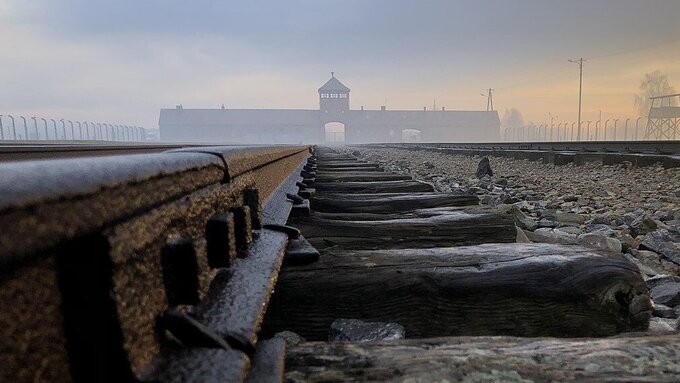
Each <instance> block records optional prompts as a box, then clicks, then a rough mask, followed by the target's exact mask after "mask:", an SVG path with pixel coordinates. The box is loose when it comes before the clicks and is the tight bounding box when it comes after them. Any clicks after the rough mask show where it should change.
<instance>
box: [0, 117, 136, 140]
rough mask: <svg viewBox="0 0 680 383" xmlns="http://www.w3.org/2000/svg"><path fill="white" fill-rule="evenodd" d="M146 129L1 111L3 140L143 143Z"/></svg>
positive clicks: (0, 124) (1, 136)
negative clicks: (27, 115)
mask: <svg viewBox="0 0 680 383" xmlns="http://www.w3.org/2000/svg"><path fill="white" fill-rule="evenodd" d="M146 131H147V130H146V129H145V128H143V127H141V126H135V125H120V124H111V123H108V122H91V121H74V120H67V119H64V118H60V119H55V118H44V117H34V116H30V117H28V118H27V117H26V116H20V115H12V114H0V140H3V141H117V142H143V141H146V140H147V137H146Z"/></svg>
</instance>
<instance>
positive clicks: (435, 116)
mask: <svg viewBox="0 0 680 383" xmlns="http://www.w3.org/2000/svg"><path fill="white" fill-rule="evenodd" d="M318 92H319V109H318V110H305V109H227V108H224V106H222V107H221V108H219V109H185V108H184V107H183V106H181V105H179V106H177V107H176V108H175V109H161V114H160V119H159V127H160V134H161V140H163V141H176V142H215V143H268V144H270V143H281V144H284V143H323V142H336V143H338V142H347V143H371V142H374V143H375V142H475V141H487V142H488V141H498V140H500V120H499V118H498V113H497V112H496V111H458V110H444V108H442V109H441V110H436V111H432V110H425V108H423V110H387V108H386V107H384V106H383V107H381V109H380V110H364V108H363V107H361V109H360V110H356V109H354V110H352V109H350V108H349V93H350V89H349V88H348V87H346V86H345V85H344V84H343V83H341V82H340V81H339V80H338V79H337V78H336V77H335V76H334V75H333V74H331V78H330V80H328V81H327V82H326V83H325V84H324V85H323V86H322V87H321V88H319V91H318Z"/></svg>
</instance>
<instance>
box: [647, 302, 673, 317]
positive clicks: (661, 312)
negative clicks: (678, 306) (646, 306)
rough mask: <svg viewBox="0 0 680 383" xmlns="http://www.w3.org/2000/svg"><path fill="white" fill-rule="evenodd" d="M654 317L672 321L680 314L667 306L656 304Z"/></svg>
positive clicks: (653, 312)
mask: <svg viewBox="0 0 680 383" xmlns="http://www.w3.org/2000/svg"><path fill="white" fill-rule="evenodd" d="M652 315H653V316H655V317H659V318H670V319H675V318H677V317H678V313H677V312H676V311H675V309H674V308H673V307H668V306H666V305H662V304H661V303H654V310H653V311H652Z"/></svg>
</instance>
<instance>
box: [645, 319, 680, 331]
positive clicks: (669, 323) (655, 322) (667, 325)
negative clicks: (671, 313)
mask: <svg viewBox="0 0 680 383" xmlns="http://www.w3.org/2000/svg"><path fill="white" fill-rule="evenodd" d="M676 326H677V323H676V322H675V321H674V320H672V319H666V318H656V317H652V318H651V319H650V320H649V329H648V331H649V332H653V333H661V334H667V333H674V332H675V327H676Z"/></svg>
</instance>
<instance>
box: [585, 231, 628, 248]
mask: <svg viewBox="0 0 680 383" xmlns="http://www.w3.org/2000/svg"><path fill="white" fill-rule="evenodd" d="M578 241H579V243H581V244H583V245H586V246H589V247H595V248H598V249H602V250H609V251H613V252H617V253H620V252H621V251H622V250H623V247H622V246H621V242H620V241H619V240H618V239H616V238H611V237H607V236H604V235H602V234H597V233H586V234H581V235H579V236H578Z"/></svg>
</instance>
